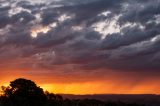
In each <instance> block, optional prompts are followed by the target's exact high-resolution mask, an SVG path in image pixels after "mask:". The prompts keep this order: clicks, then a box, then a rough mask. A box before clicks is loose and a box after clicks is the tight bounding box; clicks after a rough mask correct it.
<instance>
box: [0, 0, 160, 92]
mask: <svg viewBox="0 0 160 106" xmlns="http://www.w3.org/2000/svg"><path fill="white" fill-rule="evenodd" d="M159 29H160V0H25V1H24V0H0V85H7V84H9V82H10V81H12V80H14V79H16V78H27V79H31V80H33V81H35V82H36V83H37V84H38V85H40V86H41V87H42V88H44V89H45V90H48V91H50V92H54V93H67V94H108V93H109V94H111V93H112V94H160V91H159V89H160V30H159Z"/></svg>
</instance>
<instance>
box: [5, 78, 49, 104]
mask: <svg viewBox="0 0 160 106" xmlns="http://www.w3.org/2000/svg"><path fill="white" fill-rule="evenodd" d="M2 90H3V93H4V95H3V96H4V98H5V99H6V102H7V103H11V104H14V106H44V105H45V103H46V100H47V98H46V95H45V94H44V92H43V89H41V88H40V87H38V86H37V85H36V84H35V83H34V82H33V81H31V80H27V79H23V78H19V79H16V80H14V81H12V82H10V86H8V87H6V88H3V89H2Z"/></svg>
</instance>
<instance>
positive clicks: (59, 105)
mask: <svg viewBox="0 0 160 106" xmlns="http://www.w3.org/2000/svg"><path fill="white" fill-rule="evenodd" d="M2 93H3V94H2V95H1V96H0V106H144V105H138V104H135V103H133V104H127V103H123V102H102V101H99V100H95V99H83V100H80V99H75V100H70V99H63V98H62V96H61V95H57V94H53V93H49V92H44V91H43V89H42V88H40V87H38V86H37V85H36V84H35V83H34V82H33V81H31V80H27V79H23V78H20V79H16V80H14V81H12V82H10V85H9V86H8V87H3V86H2Z"/></svg>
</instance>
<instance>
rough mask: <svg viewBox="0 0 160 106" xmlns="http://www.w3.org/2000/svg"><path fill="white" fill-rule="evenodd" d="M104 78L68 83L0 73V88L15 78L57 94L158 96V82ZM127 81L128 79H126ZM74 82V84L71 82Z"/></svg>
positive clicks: (159, 87)
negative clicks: (26, 80) (23, 79)
mask: <svg viewBox="0 0 160 106" xmlns="http://www.w3.org/2000/svg"><path fill="white" fill-rule="evenodd" d="M110 76H111V77H106V78H108V80H107V79H106V80H104V79H102V80H97V79H96V80H91V79H90V78H89V77H88V79H90V81H88V80H87V79H85V80H82V81H79V82H78V81H76V80H77V79H80V78H77V77H71V78H70V79H69V78H67V80H69V81H68V82H65V81H67V80H66V79H65V78H64V77H62V78H58V77H56V76H49V75H48V76H46V77H44V76H43V77H40V76H35V75H33V74H32V75H30V76H29V75H27V74H25V72H19V71H14V72H10V73H9V72H7V71H6V72H4V71H3V73H2V72H1V73H0V86H2V85H4V86H7V85H9V82H10V81H13V80H15V79H16V78H26V79H30V80H32V81H34V82H35V83H36V84H37V85H38V86H40V87H41V88H43V89H44V91H46V90H47V91H49V92H53V93H58V94H80V95H83V94H160V91H159V89H160V85H159V82H160V81H159V80H158V79H156V78H154V79H149V78H148V79H147V80H146V79H145V80H142V81H138V82H132V80H133V79H132V80H131V79H130V80H123V79H122V78H123V77H124V76H121V77H120V76H119V77H117V76H116V77H115V76H114V75H110ZM96 78H97V77H96ZM127 79H128V78H127ZM73 81H74V82H73Z"/></svg>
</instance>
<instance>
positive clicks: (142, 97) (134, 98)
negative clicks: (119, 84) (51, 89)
mask: <svg viewBox="0 0 160 106" xmlns="http://www.w3.org/2000/svg"><path fill="white" fill-rule="evenodd" d="M61 95H62V96H63V97H64V98H68V99H97V100H101V101H122V102H127V103H134V102H136V103H141V104H145V105H146V106H160V95H158V94H93V95H92V94H91V95H73V94H61Z"/></svg>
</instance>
